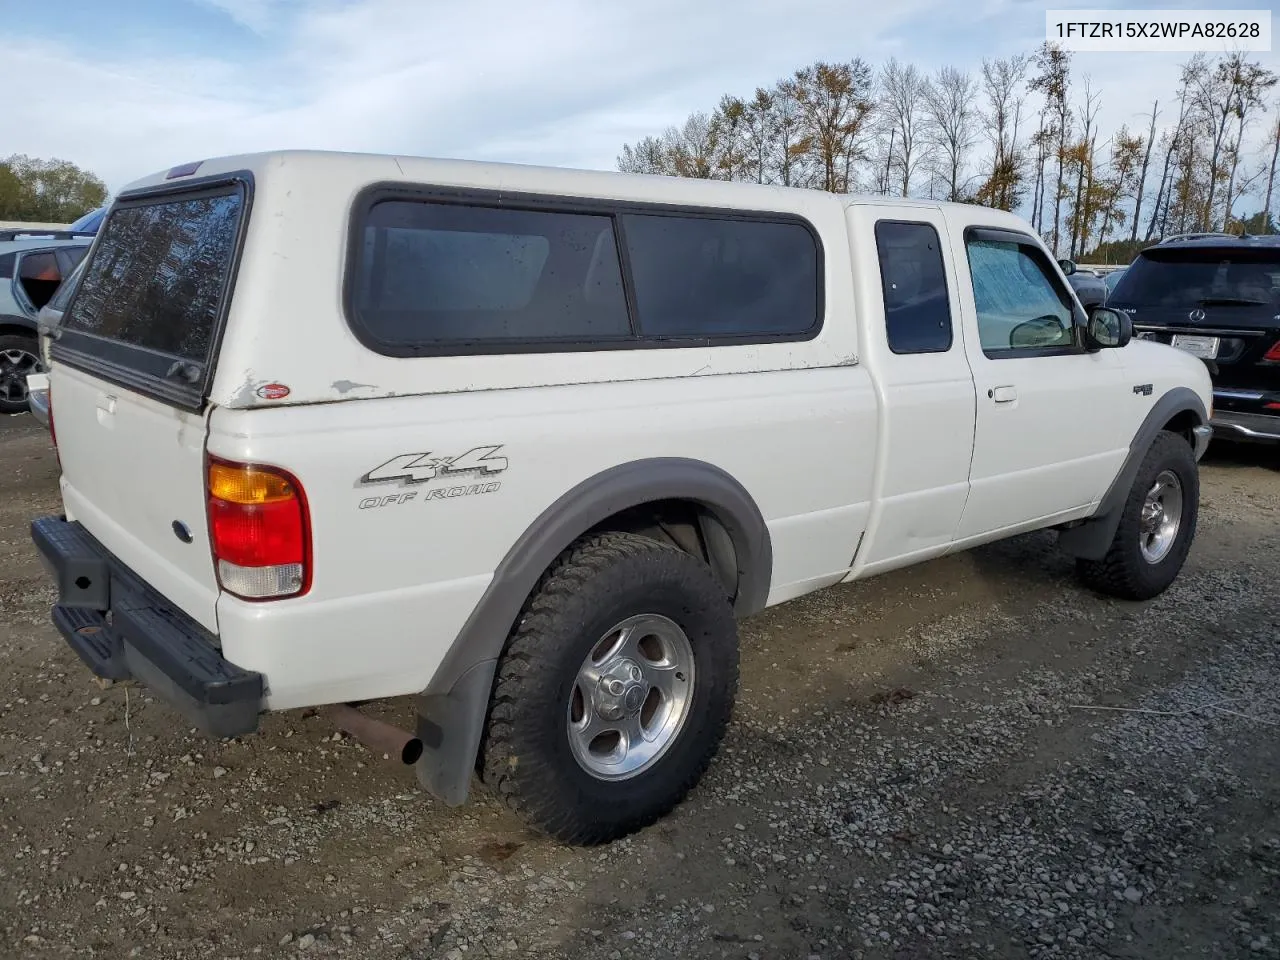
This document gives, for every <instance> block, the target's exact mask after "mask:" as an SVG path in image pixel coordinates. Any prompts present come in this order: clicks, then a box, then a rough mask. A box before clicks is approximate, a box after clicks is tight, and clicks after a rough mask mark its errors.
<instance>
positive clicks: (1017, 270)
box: [966, 238, 1075, 356]
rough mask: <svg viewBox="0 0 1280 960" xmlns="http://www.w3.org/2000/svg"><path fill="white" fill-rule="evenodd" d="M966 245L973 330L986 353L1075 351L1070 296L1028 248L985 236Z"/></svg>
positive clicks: (988, 354)
mask: <svg viewBox="0 0 1280 960" xmlns="http://www.w3.org/2000/svg"><path fill="white" fill-rule="evenodd" d="M966 247H967V249H968V254H969V272H970V274H971V275H972V277H973V299H974V304H975V306H976V307H977V312H978V333H979V336H980V337H981V340H982V350H983V352H984V353H985V354H986V355H987V356H1002V355H1006V356H1007V355H1019V354H1023V355H1025V351H1028V350H1034V351H1044V350H1050V351H1069V350H1072V349H1074V347H1075V333H1074V319H1073V316H1072V308H1071V300H1070V296H1069V295H1068V294H1067V293H1066V292H1065V291H1063V290H1061V289H1060V288H1059V285H1058V284H1055V283H1054V282H1053V279H1052V278H1051V277H1050V275H1049V273H1048V271H1047V269H1046V268H1045V265H1044V264H1042V263H1041V262H1040V258H1039V257H1036V256H1033V255H1032V252H1031V248H1030V247H1027V246H1024V245H1022V244H1019V243H1014V242H1012V241H1001V240H990V239H985V238H981V239H980V238H971V239H969V241H968V242H967V244H966Z"/></svg>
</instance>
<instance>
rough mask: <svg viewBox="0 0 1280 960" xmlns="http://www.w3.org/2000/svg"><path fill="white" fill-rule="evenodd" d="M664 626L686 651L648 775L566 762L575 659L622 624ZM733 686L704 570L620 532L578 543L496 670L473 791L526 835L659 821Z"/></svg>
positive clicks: (710, 579)
mask: <svg viewBox="0 0 1280 960" xmlns="http://www.w3.org/2000/svg"><path fill="white" fill-rule="evenodd" d="M640 614H660V615H662V616H665V617H669V618H670V619H671V620H673V621H675V622H676V623H677V624H678V625H679V626H680V627H681V629H683V631H684V632H685V635H686V636H687V637H688V639H689V643H690V646H691V647H692V649H693V657H694V663H695V673H694V682H693V693H692V702H691V704H690V707H689V712H688V714H687V715H686V718H685V720H684V724H683V727H682V728H681V729H680V731H679V733H678V734H677V735H676V737H675V739H674V740H673V741H672V742H671V744H670V746H669V747H668V748H667V750H666V752H665V753H663V754H662V755H661V756H660V757H659V758H658V759H657V760H656V761H655V762H654V763H653V765H652V766H650V767H649V768H648V769H643V770H641V771H640V772H639V773H638V774H636V775H635V776H633V777H631V778H630V779H626V780H620V781H612V780H602V779H599V778H597V777H595V776H593V775H591V774H590V773H588V772H587V771H586V770H585V769H584V768H583V767H582V766H581V765H580V764H579V763H578V761H577V760H576V759H575V757H574V755H573V753H572V750H571V747H570V742H569V734H568V731H567V728H566V710H567V707H568V702H569V701H568V698H569V697H570V696H571V695H572V690H573V685H574V683H575V681H576V678H577V675H578V669H579V667H580V666H581V665H582V664H583V661H584V659H585V658H586V656H587V654H588V653H589V652H590V651H591V650H592V649H593V648H594V646H595V645H596V644H598V643H599V642H600V639H601V638H602V637H603V636H605V635H606V634H607V632H608V631H609V630H610V628H611V627H613V626H614V625H615V624H618V623H620V622H621V621H623V620H624V619H626V618H627V617H629V616H634V615H640ZM737 688H738V633H737V623H736V621H735V619H734V615H733V608H732V606H731V604H730V601H729V598H728V596H727V595H726V592H725V589H724V587H723V586H722V585H721V584H720V582H719V581H718V580H717V579H716V577H715V574H714V573H713V572H712V571H711V569H710V567H708V566H707V565H706V564H705V563H703V562H702V561H701V560H699V559H698V558H696V557H693V556H691V555H689V554H687V553H685V552H684V551H682V550H680V549H678V548H676V547H674V546H671V545H669V544H665V543H661V542H658V541H656V540H652V539H650V538H648V537H642V536H638V535H635V534H630V533H602V534H596V535H589V536H586V537H583V538H582V539H580V540H578V541H577V542H575V543H574V544H573V545H572V546H570V547H569V548H568V549H567V550H566V551H565V552H564V553H563V554H561V556H560V557H559V558H558V559H557V560H556V562H555V563H554V564H553V565H552V566H551V568H550V569H549V570H548V571H547V572H546V573H545V574H544V575H543V577H542V579H541V581H540V582H539V584H538V586H537V588H536V589H535V590H534V592H533V595H532V597H531V598H530V600H529V602H528V603H527V605H526V606H525V609H524V610H523V612H522V614H521V616H520V618H519V620H518V621H517V622H516V626H515V629H514V630H513V631H512V634H511V637H510V638H509V640H508V641H507V645H506V649H505V652H504V653H503V656H502V659H501V661H500V662H499V665H498V671H497V678H496V681H495V684H494V692H493V696H492V699H491V701H490V706H489V716H488V723H487V729H486V731H485V739H484V743H483V744H482V747H481V752H480V758H479V762H478V767H479V772H480V776H481V779H482V780H483V782H484V783H485V785H486V786H487V787H488V788H489V789H491V790H493V791H494V792H495V793H497V795H498V796H499V797H500V798H501V799H502V800H503V801H504V802H505V803H506V804H507V806H509V807H510V808H511V809H512V810H514V811H515V812H516V813H517V814H518V815H519V816H520V817H521V818H522V819H524V820H525V821H526V822H527V823H528V824H530V825H531V826H532V827H534V828H535V829H537V830H539V831H541V832H543V833H545V834H547V835H549V836H551V837H553V838H555V839H557V840H560V841H562V842H564V843H569V844H577V845H591V844H599V843H607V842H609V841H611V840H615V839H617V838H619V837H622V836H625V835H627V834H629V833H633V832H635V831H637V830H639V829H641V828H643V827H646V826H648V825H649V824H651V823H653V822H654V821H656V820H658V819H660V818H661V817H663V816H664V815H665V814H667V813H668V812H669V811H670V810H671V809H672V808H674V807H675V806H676V805H677V804H678V803H680V801H681V800H683V799H684V797H685V795H686V794H687V793H688V792H689V790H691V789H692V788H693V787H694V785H695V784H696V783H697V782H698V780H699V779H700V778H701V777H702V775H703V773H705V771H706V769H707V766H708V765H709V764H710V762H711V759H712V757H713V756H714V755H715V753H716V751H717V750H718V748H719V745H720V741H721V740H722V738H723V737H724V732H725V728H726V727H727V726H728V723H729V720H730V717H731V714H732V711H733V702H734V698H735V696H736V695H737Z"/></svg>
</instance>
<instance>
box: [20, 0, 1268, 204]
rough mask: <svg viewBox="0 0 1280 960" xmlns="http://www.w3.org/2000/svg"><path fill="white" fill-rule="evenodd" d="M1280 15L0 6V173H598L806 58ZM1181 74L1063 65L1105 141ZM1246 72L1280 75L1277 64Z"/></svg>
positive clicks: (331, 0)
mask: <svg viewBox="0 0 1280 960" xmlns="http://www.w3.org/2000/svg"><path fill="white" fill-rule="evenodd" d="M1278 2H1280V0H1272V2H1271V3H1269V4H1268V3H1259V2H1258V0H1231V2H1223V0H1219V3H1218V4H1214V3H1211V2H1209V0H1199V2H1198V3H1179V2H1176V0H1163V2H1155V3H1150V2H1140V0H1127V2H1124V3H1108V2H1106V0H1088V2H1085V3H1072V2H1069V0H1055V2H1052V3H1049V4H1046V3H1044V2H1031V0H965V2H957V0H893V2H892V3H890V2H884V0H875V2H871V0H734V2H732V3H730V2H725V0H702V2H693V3H691V2H689V0H678V2H677V0H645V2H644V3H636V2H622V0H613V2H610V0H541V2H539V3H530V2H528V0H470V2H469V3H463V2H460V0H452V2H440V0H127V2H125V0H57V2H55V3H52V4H38V3H35V2H33V0H0V51H3V54H2V55H0V56H2V59H3V62H4V63H5V65H6V67H7V68H8V69H7V71H6V73H7V75H8V77H9V78H10V82H11V83H12V82H13V79H14V78H19V77H21V78H23V81H22V84H21V86H22V87H23V88H24V89H30V88H31V87H28V83H30V84H31V85H32V87H34V88H35V89H38V90H39V95H38V96H36V97H31V98H28V97H23V98H20V99H21V101H22V102H20V103H19V104H18V105H17V107H16V115H15V110H14V108H13V107H12V106H11V108H10V110H9V111H7V112H8V122H7V123H6V124H5V128H4V133H3V134H2V135H0V156H3V155H7V154H10V153H27V154H30V155H32V156H39V157H51V156H56V157H60V158H63V159H66V160H71V161H73V162H75V163H77V164H80V165H81V166H83V167H86V168H88V169H90V170H93V171H94V172H96V173H98V174H99V175H100V176H102V177H103V179H105V180H106V181H107V184H108V186H109V187H110V188H112V189H113V190H116V189H118V188H119V187H121V186H123V185H124V184H125V183H127V182H128V181H130V180H132V179H134V178H135V177H139V176H142V175H144V174H147V173H150V172H152V171H154V170H159V169H164V168H167V167H169V166H172V165H174V164H177V163H181V162H184V161H187V160H193V159H200V158H202V157H208V156H215V155H219V154H228V153H239V152H245V151H252V150H263V149H271V148H286V147H290V148H292V147H297V148H329V149H341V150H368V151H374V152H400V153H410V154H419V155H427V156H453V157H466V158H473V159H499V160H510V161H516V162H529V163H550V164H556V165H569V166H583V167H597V168H612V167H613V165H614V160H615V157H616V155H617V153H618V151H619V149H620V147H621V145H622V144H623V143H624V142H627V141H633V140H635V139H637V138H639V137H641V136H643V135H645V134H647V133H657V132H660V131H661V129H662V128H663V127H665V126H666V125H668V124H670V123H677V122H679V121H680V120H682V119H683V118H684V117H685V116H686V115H688V114H689V113H690V112H691V111H693V110H696V109H710V108H711V107H713V106H714V105H715V103H716V101H717V100H718V99H719V97H720V95H721V94H722V93H726V92H735V93H742V94H749V93H750V92H751V91H752V90H753V89H754V88H755V87H756V86H757V85H767V84H770V83H772V82H773V81H775V80H776V79H778V78H779V77H781V76H782V75H784V74H786V73H789V72H791V71H792V70H794V69H795V68H796V67H798V66H802V65H804V64H806V63H810V62H812V61H814V60H818V59H828V60H838V59H848V58H849V57H851V56H862V57H864V58H866V59H867V60H869V61H871V62H872V63H873V64H879V63H881V62H883V61H884V60H885V59H887V58H888V57H889V56H897V57H898V58H899V59H903V60H908V61H911V62H914V63H916V64H917V65H918V66H920V67H922V68H925V69H927V70H930V71H932V70H933V69H936V68H937V67H939V66H942V65H944V64H954V65H956V66H960V67H964V68H969V69H974V70H976V69H977V68H978V67H979V66H980V64H981V61H982V59H983V58H984V57H994V56H1004V55H1007V54H1009V53H1013V52H1017V51H1030V50H1032V49H1034V47H1036V46H1037V45H1038V44H1039V43H1040V42H1041V41H1042V40H1043V38H1044V11H1045V9H1046V8H1047V7H1050V6H1051V7H1053V8H1071V7H1088V8H1117V9H1118V8H1125V9H1142V8H1146V9H1178V8H1183V9H1205V8H1210V9H1212V8H1214V7H1215V6H1229V7H1232V8H1252V9H1272V10H1274V9H1275V7H1276V5H1277V3H1278ZM784 11H785V12H784ZM1186 56H1187V55H1186V54H1115V53H1113V54H1076V55H1075V57H1074V68H1075V75H1076V77H1077V81H1079V80H1080V79H1081V78H1083V76H1084V75H1086V74H1087V75H1088V76H1089V77H1090V80H1091V82H1092V85H1093V87H1094V89H1095V90H1098V91H1100V92H1101V93H1102V112H1101V117H1100V119H1101V122H1102V125H1103V129H1104V130H1108V131H1110V130H1111V129H1113V128H1114V127H1116V126H1118V125H1119V124H1120V123H1122V122H1128V123H1130V124H1131V125H1138V126H1143V125H1144V123H1143V121H1142V118H1141V114H1142V113H1144V112H1147V111H1149V110H1150V108H1151V101H1152V100H1153V99H1154V98H1155V97H1160V98H1161V99H1162V101H1164V102H1168V103H1169V105H1170V110H1169V111H1168V114H1171V113H1172V99H1173V94H1174V91H1175V88H1176V85H1177V74H1178V64H1179V63H1180V62H1182V61H1183V60H1185V59H1186ZM1257 57H1258V59H1260V60H1261V61H1262V62H1263V63H1264V64H1266V65H1267V66H1268V67H1270V68H1271V69H1273V70H1276V71H1277V72H1280V57H1277V55H1276V53H1274V52H1272V53H1262V54H1258V55H1257ZM41 78H44V79H43V81H42V80H41ZM1168 114H1166V119H1170V120H1171V119H1172V117H1171V116H1169V115H1168ZM1256 135H1259V136H1260V135H1261V129H1259V131H1257V133H1256Z"/></svg>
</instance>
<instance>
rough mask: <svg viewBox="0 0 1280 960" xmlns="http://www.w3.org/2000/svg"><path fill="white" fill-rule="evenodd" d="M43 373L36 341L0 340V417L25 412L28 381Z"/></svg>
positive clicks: (7, 337) (14, 335)
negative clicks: (31, 376)
mask: <svg viewBox="0 0 1280 960" xmlns="http://www.w3.org/2000/svg"><path fill="white" fill-rule="evenodd" d="M43 370H44V366H43V365H42V364H41V363H40V344H39V343H38V342H37V341H36V338H35V337H25V336H23V335H22V334H18V333H9V334H5V335H4V336H0V414H13V413H25V412H26V411H27V377H28V376H29V375H30V374H33V373H41V372H43Z"/></svg>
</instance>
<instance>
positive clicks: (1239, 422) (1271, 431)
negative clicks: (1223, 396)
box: [1213, 410, 1280, 443]
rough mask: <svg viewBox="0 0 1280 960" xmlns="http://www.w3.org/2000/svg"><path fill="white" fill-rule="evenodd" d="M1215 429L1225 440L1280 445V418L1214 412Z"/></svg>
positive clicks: (1262, 414) (1220, 411) (1227, 411)
mask: <svg viewBox="0 0 1280 960" xmlns="http://www.w3.org/2000/svg"><path fill="white" fill-rule="evenodd" d="M1213 429H1214V433H1216V434H1217V435H1218V436H1220V437H1222V438H1223V439H1224V440H1245V441H1249V442H1254V443H1280V416H1274V417H1272V416H1268V415H1267V414H1264V413H1238V412H1236V411H1233V410H1214V411H1213Z"/></svg>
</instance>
